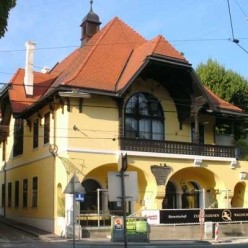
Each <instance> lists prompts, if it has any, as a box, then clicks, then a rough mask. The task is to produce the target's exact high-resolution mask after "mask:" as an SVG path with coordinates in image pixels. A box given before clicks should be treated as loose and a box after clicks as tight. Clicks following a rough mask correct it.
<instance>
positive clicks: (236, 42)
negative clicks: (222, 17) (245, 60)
mask: <svg viewBox="0 0 248 248" xmlns="http://www.w3.org/2000/svg"><path fill="white" fill-rule="evenodd" d="M227 5H228V13H229V19H230V25H231V32H232V39H230V40H231V41H232V42H233V43H235V44H236V45H237V46H238V47H239V48H241V49H242V50H243V51H244V52H245V53H247V54H248V51H247V50H246V49H245V48H244V47H242V46H241V45H240V44H239V39H237V38H235V36H234V29H233V21H232V14H231V8H230V2H229V0H227Z"/></svg>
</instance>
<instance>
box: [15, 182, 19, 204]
mask: <svg viewBox="0 0 248 248" xmlns="http://www.w3.org/2000/svg"><path fill="white" fill-rule="evenodd" d="M15 207H19V181H15Z"/></svg>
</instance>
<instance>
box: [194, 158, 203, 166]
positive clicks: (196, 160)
mask: <svg viewBox="0 0 248 248" xmlns="http://www.w3.org/2000/svg"><path fill="white" fill-rule="evenodd" d="M201 163H202V159H200V158H195V160H194V166H195V167H200V166H201Z"/></svg>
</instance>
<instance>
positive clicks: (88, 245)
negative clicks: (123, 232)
mask: <svg viewBox="0 0 248 248" xmlns="http://www.w3.org/2000/svg"><path fill="white" fill-rule="evenodd" d="M237 242H239V243H235V241H234V240H229V241H225V243H224V241H222V242H221V243H218V244H211V243H210V242H207V241H205V242H200V241H173V240H171V241H157V242H155V241H154V242H152V243H142V244H141V243H130V244H129V243H128V244H127V248H132V247H135V248H156V247H166V248H182V247H184V248H187V247H188V248H191V247H198V248H199V247H200V248H212V247H221V248H232V247H235V248H244V247H247V246H248V242H247V240H239V241H237ZM244 242H246V243H244ZM0 247H9V248H24V247H25V248H27V247H30V248H57V247H60V248H70V247H72V248H73V242H72V240H65V239H62V238H58V237H56V236H54V235H51V236H50V235H46V236H44V237H43V238H41V239H38V238H37V237H36V236H33V235H30V234H28V233H26V232H24V231H21V230H19V229H16V228H14V227H11V226H9V225H6V224H5V223H2V222H0ZM74 247H75V248H100V247H101V248H109V247H114V248H115V247H116V248H122V247H124V244H122V243H112V242H108V241H107V240H103V241H101V240H90V239H83V240H81V241H76V243H75V246H74Z"/></svg>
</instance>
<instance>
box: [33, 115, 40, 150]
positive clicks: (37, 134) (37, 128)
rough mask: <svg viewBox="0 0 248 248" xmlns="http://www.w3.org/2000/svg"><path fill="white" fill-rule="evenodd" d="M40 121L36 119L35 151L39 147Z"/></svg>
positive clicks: (34, 125)
mask: <svg viewBox="0 0 248 248" xmlns="http://www.w3.org/2000/svg"><path fill="white" fill-rule="evenodd" d="M39 124H40V123H39V119H38V118H37V119H35V120H34V122H33V149H35V148H38V147H39Z"/></svg>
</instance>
